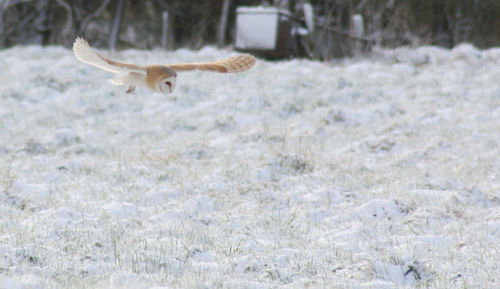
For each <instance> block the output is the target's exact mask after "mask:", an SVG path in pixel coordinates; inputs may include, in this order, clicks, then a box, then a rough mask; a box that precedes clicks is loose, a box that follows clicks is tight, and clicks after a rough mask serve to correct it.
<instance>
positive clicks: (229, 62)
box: [73, 37, 256, 94]
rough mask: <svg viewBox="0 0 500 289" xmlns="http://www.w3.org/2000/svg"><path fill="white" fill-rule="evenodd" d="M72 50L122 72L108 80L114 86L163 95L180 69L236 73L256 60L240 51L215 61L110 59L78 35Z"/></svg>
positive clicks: (84, 58) (84, 59)
mask: <svg viewBox="0 0 500 289" xmlns="http://www.w3.org/2000/svg"><path fill="white" fill-rule="evenodd" d="M73 52H74V53H75V56H76V58H78V60H80V61H81V62H83V63H87V64H90V65H93V66H95V67H98V68H100V69H104V70H107V71H110V72H114V73H120V74H121V75H119V76H117V77H114V78H111V79H109V80H108V81H109V82H111V83H112V84H114V85H123V86H128V89H127V93H130V92H132V91H134V90H135V87H136V86H140V87H141V86H142V87H147V88H149V89H151V90H153V91H155V92H159V93H164V94H167V93H172V91H174V88H175V79H176V77H177V72H181V71H190V70H197V69H198V70H202V71H214V72H220V73H237V72H242V71H245V70H248V69H250V68H252V66H254V64H255V61H256V60H255V57H253V56H252V55H250V54H240V55H237V56H233V57H230V58H226V59H223V60H219V61H214V62H202V63H177V64H169V65H147V66H140V65H135V64H128V63H121V62H117V61H113V60H111V59H108V58H106V57H104V56H103V55H101V54H100V53H98V52H96V51H94V50H93V49H92V48H91V47H90V45H89V43H88V42H87V41H86V40H85V39H83V38H81V37H78V38H76V40H75V43H74V44H73Z"/></svg>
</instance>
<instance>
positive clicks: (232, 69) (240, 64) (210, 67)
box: [167, 54, 256, 73]
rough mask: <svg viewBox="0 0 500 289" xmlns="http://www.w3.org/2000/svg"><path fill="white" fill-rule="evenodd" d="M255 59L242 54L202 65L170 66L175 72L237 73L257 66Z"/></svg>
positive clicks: (202, 63) (181, 64) (179, 64)
mask: <svg viewBox="0 0 500 289" xmlns="http://www.w3.org/2000/svg"><path fill="white" fill-rule="evenodd" d="M255 61H256V60H255V57H253V56H252V55H250V54H240V55H236V56H233V57H229V58H226V59H223V60H219V61H214V62H201V63H178V64H169V65H167V66H168V67H170V68H172V69H173V70H174V71H175V72H182V71H190V70H202V71H214V72H221V73H237V72H242V71H245V70H248V69H250V68H252V66H254V65H255Z"/></svg>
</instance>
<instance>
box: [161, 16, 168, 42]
mask: <svg viewBox="0 0 500 289" xmlns="http://www.w3.org/2000/svg"><path fill="white" fill-rule="evenodd" d="M161 21H162V23H161V24H162V25H161V47H162V48H163V49H167V44H168V11H163V13H162V14H161Z"/></svg>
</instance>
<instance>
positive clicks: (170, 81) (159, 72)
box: [146, 65, 177, 94]
mask: <svg viewBox="0 0 500 289" xmlns="http://www.w3.org/2000/svg"><path fill="white" fill-rule="evenodd" d="M176 77H177V73H176V72H175V71H174V70H173V69H172V68H170V67H167V66H162V65H154V66H150V67H149V68H148V69H147V75H146V84H147V85H148V86H149V88H151V89H152V90H154V91H156V92H160V93H164V94H168V93H172V92H173V91H174V88H175V79H176Z"/></svg>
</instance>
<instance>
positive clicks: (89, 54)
mask: <svg viewBox="0 0 500 289" xmlns="http://www.w3.org/2000/svg"><path fill="white" fill-rule="evenodd" d="M73 52H74V53H75V56H76V58H78V60H80V61H81V62H83V63H87V64H90V65H93V66H95V67H98V68H100V69H104V70H106V71H110V72H114V73H127V72H138V73H146V67H144V66H139V65H135V64H128V63H121V62H118V61H113V60H111V59H108V58H106V57H104V56H102V55H101V54H100V53H98V52H97V51H95V50H93V49H92V48H91V47H90V45H89V43H88V42H87V40H85V39H83V38H82V37H78V38H76V40H75V43H73Z"/></svg>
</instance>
